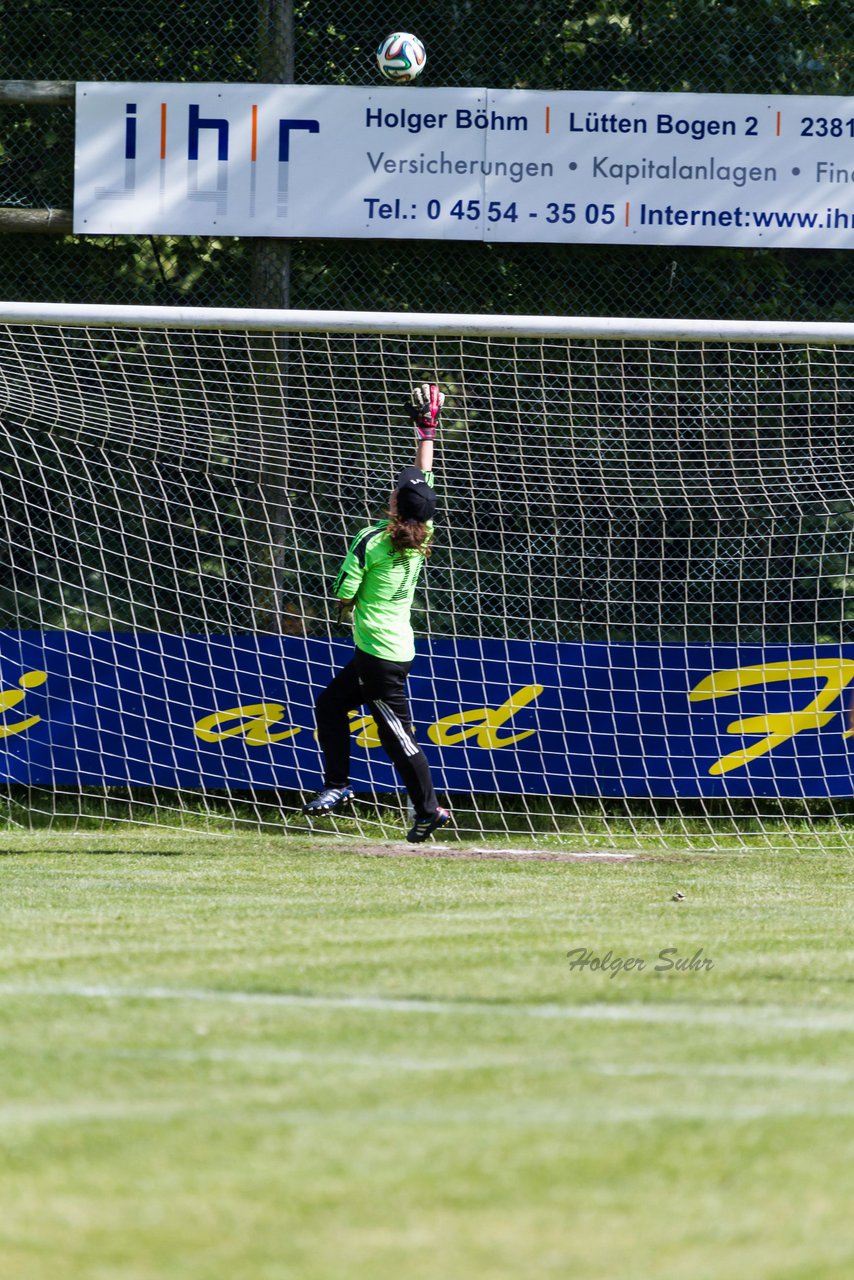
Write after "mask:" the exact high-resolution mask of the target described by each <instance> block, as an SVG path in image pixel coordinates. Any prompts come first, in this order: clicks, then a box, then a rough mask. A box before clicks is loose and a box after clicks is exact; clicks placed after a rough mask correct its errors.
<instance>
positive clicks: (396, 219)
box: [74, 83, 854, 249]
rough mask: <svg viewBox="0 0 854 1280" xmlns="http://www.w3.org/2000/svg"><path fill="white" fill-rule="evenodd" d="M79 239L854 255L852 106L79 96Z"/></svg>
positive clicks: (780, 100) (374, 95) (459, 95)
mask: <svg viewBox="0 0 854 1280" xmlns="http://www.w3.org/2000/svg"><path fill="white" fill-rule="evenodd" d="M76 130H77V134H76V147H75V194H74V229H75V231H77V232H80V233H87V234H92V235H94V234H115V233H121V232H128V233H152V234H172V235H216V234H221V235H240V236H289V237H290V236H298V237H304V236H316V237H365V238H376V239H420V240H438V239H446V240H489V241H515V242H520V243H521V242H526V241H527V242H531V241H539V242H543V243H571V242H575V243H595V244H664V245H677V244H690V245H728V246H744V247H747V246H764V247H769V248H784V247H794V248H810V249H820V248H837V249H847V248H854V98H827V97H824V98H819V97H762V96H758V95H752V94H741V95H730V94H661V93H637V94H632V93H574V92H562V93H550V92H547V91H533V90H512V89H502V90H495V89H432V88H421V87H415V86H405V87H395V86H378V87H377V88H357V87H349V86H328V85H310V86H305V85H257V84H254V85H239V84H97V83H80V84H78V85H77V125H76Z"/></svg>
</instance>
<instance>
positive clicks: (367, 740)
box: [347, 711, 381, 750]
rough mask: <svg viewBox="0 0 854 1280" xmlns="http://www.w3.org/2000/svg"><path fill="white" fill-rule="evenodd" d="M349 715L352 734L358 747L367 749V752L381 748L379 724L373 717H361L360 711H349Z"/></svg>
mask: <svg viewBox="0 0 854 1280" xmlns="http://www.w3.org/2000/svg"><path fill="white" fill-rule="evenodd" d="M347 714H348V715H349V717H350V732H351V734H353V735H354V740H355V742H356V745H357V746H359V747H365V749H366V750H369V749H370V748H371V747H379V746H381V743H380V735H379V734H378V733H377V722H376V720H375V719H374V717H373V716H360V715H359V713H358V711H348V713H347Z"/></svg>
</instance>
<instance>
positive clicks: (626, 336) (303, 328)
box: [0, 302, 854, 345]
mask: <svg viewBox="0 0 854 1280" xmlns="http://www.w3.org/2000/svg"><path fill="white" fill-rule="evenodd" d="M0 324H9V325H13V324H21V325H68V326H72V327H90V328H97V327H101V326H103V327H111V328H122V329H204V330H229V331H240V332H244V333H245V332H248V333H342V334H344V333H376V334H380V333H396V334H412V335H429V336H433V337H462V338H464V337H484V338H489V337H494V338H566V339H584V338H590V339H598V340H601V341H607V340H615V341H632V340H637V341H639V342H643V341H655V340H659V341H662V342H679V341H685V342H761V343H766V342H769V343H770V342H775V343H779V342H785V343H818V344H822V343H839V344H843V345H851V344H854V324H845V323H843V322H829V321H828V322H820V321H782V320H676V319H672V320H667V319H631V318H614V317H604V316H524V315H518V316H517V315H503V316H495V315H474V314H468V313H441V314H433V313H430V312H417V311H303V310H287V311H284V310H272V309H263V308H255V309H252V308H248V309H241V308H238V307H180V306H174V307H134V306H120V305H116V306H111V305H100V304H93V303H64V302H54V303H50V302H38V303H30V302H0Z"/></svg>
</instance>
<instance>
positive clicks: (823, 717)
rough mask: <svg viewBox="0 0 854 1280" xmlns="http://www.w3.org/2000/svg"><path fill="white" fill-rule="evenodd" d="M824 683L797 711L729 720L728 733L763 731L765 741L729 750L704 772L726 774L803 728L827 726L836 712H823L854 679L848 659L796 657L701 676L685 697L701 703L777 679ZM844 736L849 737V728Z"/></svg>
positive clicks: (837, 710)
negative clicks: (687, 696) (820, 681)
mask: <svg viewBox="0 0 854 1280" xmlns="http://www.w3.org/2000/svg"><path fill="white" fill-rule="evenodd" d="M810 678H811V679H813V680H814V679H816V678H818V679H819V680H824V687H823V688H822V689H821V690H820V691H819V693H818V694H817V695H816V697H815V698H814V699H813V700H812V702H808V703H807V705H806V706H805V707H802V708H801V709H800V711H796V710H792V711H783V712H778V713H775V714H773V715H767V716H748V717H747V718H746V719H745V720H733V721H732V723H731V724H728V725H727V727H726V731H727V733H742V734H750V733H764V734H767V737H765V738H763V739H762V741H761V742H757V743H754V745H753V746H752V747H744V748H742V749H741V750H739V751H731V752H730V754H729V755H726V756H723V757H722V758H721V759H720V760H718V761H717V762H716V763H715V764H713V765H712V767H711V769H710V770H709V773H710V774H715V775H717V774H721V773H729V772H730V770H731V769H738V768H740V767H741V766H742V765H745V764H747V762H748V760H755V759H756V758H757V756H764V755H766V754H767V753H768V752H769V751H773V750H774V748H775V747H779V745H780V743H781V742H788V740H789V738H793V737H794V736H795V734H796V733H801V732H802V731H803V730H804V729H821V728H823V727H824V725H826V724H828V723H829V722H830V721H831V720H832V719H833V717H834V716H835V715H838V714H839V708H838V707H837V708H836V709H835V710H834V711H827V710H826V708H827V707H829V706H830V704H831V703H832V702H834V701H835V700H836V698H838V697H839V694H840V693H841V692H842V690H843V689H844V688H845V686H846V685H847V684H849V683H850V682H851V680H852V679H854V662H852V661H850V660H849V659H848V658H799V659H797V660H796V661H794V662H765V663H762V664H760V665H759V666H755V667H735V668H734V669H733V670H731V671H713V672H712V674H711V675H710V676H706V678H705V679H704V680H701V681H700V683H699V684H698V685H695V687H694V688H693V689H692V690H691V693H690V694H689V701H690V702H705V701H707V700H708V699H709V698H727V697H729V696H730V695H731V694H733V693H738V691H739V690H740V689H747V688H750V687H751V686H752V685H757V684H773V683H774V682H775V681H781V680H807V679H810ZM843 736H844V737H850V736H851V730H850V729H849V730H848V731H847V732H846V733H845V734H844V735H843Z"/></svg>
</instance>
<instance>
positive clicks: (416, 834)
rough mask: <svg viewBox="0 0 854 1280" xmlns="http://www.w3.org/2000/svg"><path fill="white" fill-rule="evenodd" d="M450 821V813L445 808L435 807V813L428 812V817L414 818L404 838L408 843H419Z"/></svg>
mask: <svg viewBox="0 0 854 1280" xmlns="http://www.w3.org/2000/svg"><path fill="white" fill-rule="evenodd" d="M450 821H451V815H450V814H449V813H448V810H447V809H437V810H436V812H435V813H431V814H430V817H429V818H416V819H415V822H414V823H413V825H412V826H411V827H410V828H409V830H408V831H407V833H406V838H407V840H408V841H409V843H410V844H421V842H422V840H427V839H428V838H429V837H430V836H432V834H433V832H434V831H435V830H436V829H437V828H438V827H445V826H447V825H448V823H449V822H450Z"/></svg>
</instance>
